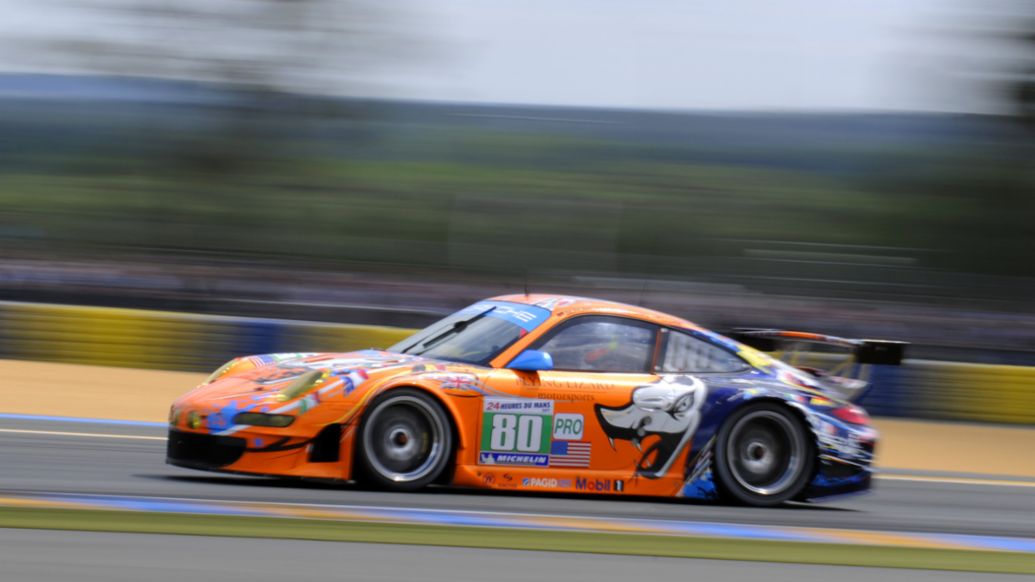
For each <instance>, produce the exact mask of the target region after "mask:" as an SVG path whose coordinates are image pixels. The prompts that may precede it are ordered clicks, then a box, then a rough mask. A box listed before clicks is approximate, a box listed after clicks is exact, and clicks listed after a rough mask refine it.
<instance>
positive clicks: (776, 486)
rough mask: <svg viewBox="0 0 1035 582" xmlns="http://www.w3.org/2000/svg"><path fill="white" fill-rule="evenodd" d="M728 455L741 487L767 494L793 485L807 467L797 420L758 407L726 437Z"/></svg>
mask: <svg viewBox="0 0 1035 582" xmlns="http://www.w3.org/2000/svg"><path fill="white" fill-rule="evenodd" d="M726 458H727V459H728V463H729V467H730V471H731V472H732V473H733V478H734V479H736V481H737V483H738V484H740V486H741V487H743V488H744V489H747V490H748V491H750V492H752V493H754V494H756V495H762V496H766V497H771V496H774V495H779V494H781V493H783V492H785V491H786V490H787V489H788V488H789V487H790V486H791V485H793V484H794V483H795V482H796V481H797V480H798V477H800V476H801V472H802V470H804V467H805V443H804V441H803V440H802V436H801V431H799V430H798V429H797V427H796V426H795V424H794V422H793V420H791V419H790V418H788V417H787V416H785V415H783V414H780V413H779V412H773V411H770V410H756V411H753V412H749V413H748V414H746V415H744V416H743V417H741V418H740V419H739V420H737V423H736V424H735V425H733V428H732V430H730V436H729V439H728V440H727V441H726Z"/></svg>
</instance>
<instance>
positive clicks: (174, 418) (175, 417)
mask: <svg viewBox="0 0 1035 582" xmlns="http://www.w3.org/2000/svg"><path fill="white" fill-rule="evenodd" d="M179 422H180V409H179V408H176V407H175V406H173V407H171V408H169V424H170V425H172V426H176V425H177V424H179Z"/></svg>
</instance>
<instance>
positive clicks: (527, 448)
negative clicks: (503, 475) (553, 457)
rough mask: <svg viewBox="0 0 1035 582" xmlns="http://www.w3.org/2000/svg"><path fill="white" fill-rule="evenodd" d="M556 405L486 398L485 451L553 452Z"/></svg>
mask: <svg viewBox="0 0 1035 582" xmlns="http://www.w3.org/2000/svg"><path fill="white" fill-rule="evenodd" d="M552 419H553V402H551V401H548V400H503V399H486V400H485V410H484V414H483V415H482V443H481V444H482V446H481V449H482V450H483V451H500V452H508V453H512V452H513V453H538V454H547V453H549V452H550V434H551V430H552V427H553V423H552Z"/></svg>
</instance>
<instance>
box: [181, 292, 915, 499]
mask: <svg viewBox="0 0 1035 582" xmlns="http://www.w3.org/2000/svg"><path fill="white" fill-rule="evenodd" d="M737 337H738V338H739V339H740V340H741V341H736V340H734V339H730V338H729V337H726V336H723V335H720V334H718V333H715V332H713V331H709V330H707V329H705V328H703V327H700V326H698V325H695V324H693V323H691V322H690V321H687V320H684V319H681V318H678V317H674V316H672V315H667V314H664V313H660V312H657V311H653V310H650V309H646V308H642V307H635V306H630V305H624V304H620V303H614V302H609V301H601V300H594V299H586V298H580V297H569V296H559V295H542V294H525V295H509V296H502V297H496V298H492V299H487V300H484V301H479V302H477V303H475V304H473V305H471V306H469V307H466V308H464V309H461V310H460V311H457V312H456V313H454V314H452V315H450V316H448V317H446V318H444V319H442V320H440V321H438V322H436V323H434V324H432V325H431V326H429V327H427V328H425V329H424V330H421V331H419V332H417V333H415V334H414V335H412V336H410V337H408V338H406V339H405V340H403V341H401V342H399V343H397V344H396V345H393V346H391V347H388V348H386V349H369V350H364V351H358V352H350V353H289V354H266V355H253V356H242V357H239V358H236V359H234V360H232V361H230V362H228V363H226V364H225V365H223V366H222V367H220V368H219V369H218V370H216V371H215V372H214V373H213V374H212V375H211V376H210V377H209V378H208V380H207V381H206V382H204V383H203V384H201V385H200V386H198V387H197V388H195V389H194V390H192V391H191V392H188V393H187V394H185V395H184V396H182V397H181V398H179V399H178V400H176V402H175V403H174V404H173V405H172V408H171V410H170V416H169V424H170V427H169V438H168V449H167V462H168V463H170V464H172V465H177V466H181V467H189V468H194V469H202V470H209V471H223V472H233V473H245V474H254V475H267V476H281V477H303V478H318V479H331V480H356V481H361V482H363V483H365V484H366V485H368V486H373V487H377V488H384V489H390V490H400V491H413V490H418V489H421V488H424V487H426V486H429V485H450V486H456V487H474V488H488V489H502V490H512V491H538V492H555V493H569V494H571V493H584V494H609V495H629V496H669V497H673V496H674V497H687V498H696V499H719V500H725V501H728V502H732V503H739V504H746V505H752V506H774V505H779V504H781V503H784V502H787V501H790V500H798V501H802V500H815V499H819V498H823V497H829V496H833V495H843V494H848V493H855V492H861V491H864V490H866V489H868V488H869V486H870V478H871V472H872V468H871V465H872V462H873V453H874V446H875V444H876V441H877V431H876V430H874V428H873V427H872V426H871V425H870V421H869V418H868V416H867V414H866V412H865V411H864V410H863V409H862V408H860V407H859V406H858V405H856V404H853V403H852V402H851V401H850V400H849V397H850V396H851V393H858V392H859V389H860V388H861V386H860V384H859V382H860V381H859V380H854V382H855V383H854V384H853V383H852V382H853V381H852V380H851V379H849V378H846V377H844V376H837V375H833V374H828V373H824V372H822V371H821V370H820V369H819V368H816V367H794V366H791V365H789V364H787V363H784V362H782V361H780V360H779V359H777V358H775V357H773V356H771V355H768V354H767V353H765V352H763V351H761V350H759V349H756V348H754V347H751V346H750V345H748V344H756V345H758V346H759V347H762V348H763V349H766V348H770V349H774V348H775V347H776V345H777V344H778V343H779V341H780V340H782V339H792V340H800V341H807V342H814V343H820V344H825V345H833V346H836V347H843V348H847V349H848V351H849V352H850V355H851V357H852V358H854V367H855V368H859V367H860V365H863V364H867V365H868V364H897V363H898V362H899V361H900V360H901V357H902V344H899V343H897V342H879V341H860V340H843V339H840V338H830V337H828V336H819V335H815V334H802V333H799V332H781V331H775V330H741V331H738V332H737ZM827 355H829V354H827Z"/></svg>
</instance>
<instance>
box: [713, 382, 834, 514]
mask: <svg viewBox="0 0 1035 582" xmlns="http://www.w3.org/2000/svg"><path fill="white" fill-rule="evenodd" d="M764 404H772V405H776V406H779V407H780V408H782V409H784V410H786V411H788V412H790V413H791V415H792V416H793V417H794V418H796V419H797V420H798V422H800V423H801V426H802V427H803V428H804V429H805V434H806V435H808V438H807V444H808V446H809V452H810V455H811V456H812V460H813V463H812V468H811V470H810V474H809V476H808V478H807V479H806V481H805V488H804V489H803V490H802V491H803V492H804V491H807V490H808V484H809V483H812V482H813V481H814V480H815V478H816V476H817V475H818V474H819V471H820V460H821V459H820V456H819V451H820V442H819V435H818V434H817V433H816V430H817V429H816V427H815V426H814V424H813V423H812V422H811V421H810V420H809V414H808V411H807V409H806V408H805V407H804V406H803V405H802V404H801V403H799V402H796V401H794V400H791V399H789V398H786V397H782V396H781V395H780V394H762V395H759V396H756V397H754V398H746V399H743V400H742V401H741V402H739V403H737V405H735V406H732V407H730V408H729V409H728V410H726V411H725V414H724V415H723V418H722V420H721V421H720V422H719V423H718V424H717V425H716V426H715V432H714V433H713V434H715V435H719V434H720V433H721V432H722V429H723V427H724V426H726V425H727V424H728V423H729V422H731V420H732V419H733V417H734V416H735V415H736V414H737V413H738V412H740V411H742V410H745V409H747V408H751V407H754V406H759V405H764ZM716 446H721V444H720V443H716ZM795 499H801V497H800V496H799V497H795Z"/></svg>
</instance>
